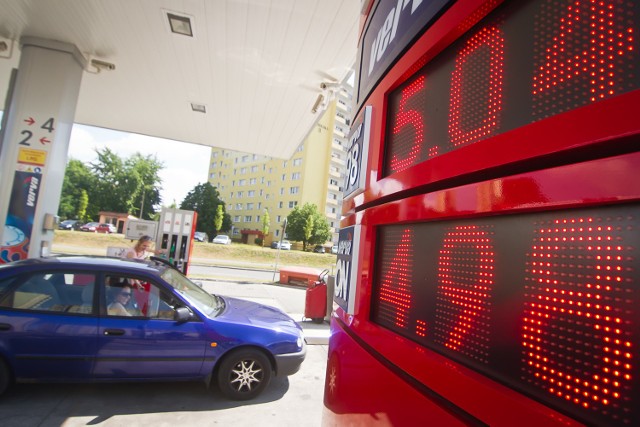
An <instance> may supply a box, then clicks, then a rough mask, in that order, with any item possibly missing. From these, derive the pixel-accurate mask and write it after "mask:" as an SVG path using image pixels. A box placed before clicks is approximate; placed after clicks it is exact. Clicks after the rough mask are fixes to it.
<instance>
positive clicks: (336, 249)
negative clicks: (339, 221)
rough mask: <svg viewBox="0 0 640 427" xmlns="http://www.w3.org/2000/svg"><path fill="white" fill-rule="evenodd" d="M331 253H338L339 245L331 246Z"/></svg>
mask: <svg viewBox="0 0 640 427" xmlns="http://www.w3.org/2000/svg"><path fill="white" fill-rule="evenodd" d="M331 253H332V254H337V253H338V245H333V246H331Z"/></svg>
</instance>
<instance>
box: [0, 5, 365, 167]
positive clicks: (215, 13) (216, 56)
mask: <svg viewBox="0 0 640 427" xmlns="http://www.w3.org/2000/svg"><path fill="white" fill-rule="evenodd" d="M0 11H1V12H0V36H1V37H0V45H1V42H2V41H4V42H5V43H6V46H7V49H6V50H5V51H0V93H2V92H3V91H6V87H7V84H8V80H9V75H10V71H11V69H12V68H17V67H18V64H19V58H20V39H21V37H23V36H31V37H38V38H42V39H49V40H55V41H60V42H65V43H70V44H73V45H75V46H77V48H78V49H79V50H80V52H82V53H83V55H84V56H85V58H86V59H87V61H88V62H89V63H90V62H91V60H92V59H97V60H100V61H105V62H107V63H111V64H113V65H115V69H114V70H108V69H106V68H95V67H93V66H91V65H89V66H87V71H86V72H85V73H84V75H83V79H82V85H81V89H80V96H79V99H78V105H77V110H76V123H81V124H85V125H91V126H98V127H104V128H109V129H116V130H121V131H127V132H134V133H140V134H144V135H151V136H157V137H162V138H169V139H174V140H178V141H185V142H191V143H196V144H201V145H208V146H214V147H220V148H227V149H231V150H236V151H244V152H248V153H255V154H261V155H267V156H273V157H280V158H289V157H290V156H291V154H293V152H294V150H295V149H296V147H297V146H298V145H299V144H300V143H301V142H302V141H303V139H304V138H305V136H306V135H307V133H308V132H309V130H310V129H311V128H312V126H313V125H314V124H315V122H316V120H317V119H318V115H319V114H321V112H317V113H315V114H313V113H312V112H311V109H312V107H313V105H314V103H315V101H316V99H317V97H318V95H319V94H320V92H321V89H320V83H322V82H329V83H331V82H335V81H341V80H343V79H344V78H345V77H346V76H347V74H348V73H349V70H350V69H351V67H352V66H353V64H354V61H355V55H356V37H357V31H358V22H359V18H360V16H359V11H360V1H358V0H82V1H78V0H0ZM168 13H169V14H172V15H175V16H177V19H178V20H179V21H180V20H182V19H188V20H190V22H191V26H192V33H193V36H192V37H190V36H187V35H183V34H175V33H173V32H172V31H171V26H170V25H169V19H168V15H167V14H168ZM0 50H1V49H0ZM192 104H197V105H199V106H204V108H205V110H206V112H204V113H203V112H200V111H194V110H193V109H192ZM177 149H179V148H177Z"/></svg>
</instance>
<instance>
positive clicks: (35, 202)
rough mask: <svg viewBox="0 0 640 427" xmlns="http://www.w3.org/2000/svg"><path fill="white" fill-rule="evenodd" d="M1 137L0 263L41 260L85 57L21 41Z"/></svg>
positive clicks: (66, 48)
mask: <svg viewBox="0 0 640 427" xmlns="http://www.w3.org/2000/svg"><path fill="white" fill-rule="evenodd" d="M20 44H21V47H22V48H21V50H22V53H21V56H20V63H19V68H18V70H17V73H16V78H15V79H12V85H11V87H10V88H9V91H8V97H9V99H8V100H7V103H6V106H7V107H6V110H5V112H4V114H5V117H4V128H3V129H2V138H1V139H0V224H1V225H3V226H2V227H0V263H6V262H11V261H16V260H19V259H25V258H37V257H40V256H42V255H48V254H49V251H50V249H51V242H52V241H53V230H54V229H55V228H56V226H57V216H56V215H57V212H58V206H59V204H60V193H61V191H62V181H63V179H64V172H65V167H66V161H67V152H68V148H69V138H70V136H71V130H72V127H73V122H74V117H75V110H76V104H77V101H78V93H79V91H80V82H81V80H82V74H83V70H84V68H85V63H86V62H85V58H84V56H83V55H82V54H81V53H80V51H79V50H78V49H77V47H76V46H75V45H70V44H67V43H61V42H57V41H53V40H45V39H40V38H34V37H23V38H22V39H21V40H20Z"/></svg>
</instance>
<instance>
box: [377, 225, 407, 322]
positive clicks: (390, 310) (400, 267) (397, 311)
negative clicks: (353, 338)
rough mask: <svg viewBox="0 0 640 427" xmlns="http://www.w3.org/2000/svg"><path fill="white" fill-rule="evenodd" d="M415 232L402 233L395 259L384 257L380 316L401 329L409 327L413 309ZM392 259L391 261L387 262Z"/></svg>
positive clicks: (393, 248) (393, 247) (393, 249)
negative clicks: (410, 314)
mask: <svg viewBox="0 0 640 427" xmlns="http://www.w3.org/2000/svg"><path fill="white" fill-rule="evenodd" d="M396 238H397V237H396ZM412 238H413V231H412V230H411V229H406V230H404V231H403V232H402V235H401V237H400V241H399V242H398V245H397V246H392V247H391V250H392V251H395V252H394V255H393V257H390V256H389V257H387V256H383V257H382V259H383V260H384V261H383V266H382V271H384V272H385V273H384V275H383V278H382V285H381V286H380V316H381V318H384V319H387V321H389V322H391V323H392V324H394V325H396V326H397V327H399V328H407V327H408V325H409V319H408V315H409V309H410V308H411V292H412V291H411V271H412V270H413V244H412ZM389 258H391V261H390V262H389V261H387V260H389Z"/></svg>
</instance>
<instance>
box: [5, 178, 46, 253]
mask: <svg viewBox="0 0 640 427" xmlns="http://www.w3.org/2000/svg"><path fill="white" fill-rule="evenodd" d="M41 182H42V175H41V174H39V173H35V172H25V171H20V170H17V171H16V172H15V175H14V179H13V188H12V189H11V202H10V203H9V210H8V212H7V221H6V224H5V231H4V241H3V242H0V243H1V245H2V246H0V263H8V262H12V261H18V260H21V259H27V257H28V255H29V242H30V240H31V230H32V229H33V222H34V216H35V211H36V206H37V201H38V194H39V192H40V184H41Z"/></svg>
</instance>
